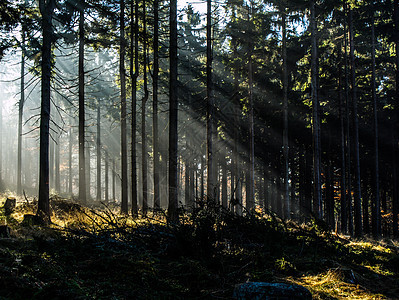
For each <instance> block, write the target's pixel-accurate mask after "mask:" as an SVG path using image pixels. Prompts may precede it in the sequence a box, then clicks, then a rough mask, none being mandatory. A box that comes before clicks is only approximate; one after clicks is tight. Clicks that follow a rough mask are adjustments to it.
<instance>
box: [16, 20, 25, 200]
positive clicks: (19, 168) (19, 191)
mask: <svg viewBox="0 0 399 300" xmlns="http://www.w3.org/2000/svg"><path fill="white" fill-rule="evenodd" d="M21 35H22V41H21V98H20V100H19V103H18V154H17V156H18V159H17V160H18V166H17V172H18V174H17V194H18V195H21V194H22V117H23V112H24V104H25V26H24V25H22V32H21Z"/></svg>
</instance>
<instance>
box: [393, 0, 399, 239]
mask: <svg viewBox="0 0 399 300" xmlns="http://www.w3.org/2000/svg"><path fill="white" fill-rule="evenodd" d="M394 24H395V27H394V29H395V32H394V39H395V48H396V57H395V63H396V72H395V77H396V78H395V79H396V87H395V102H396V109H395V112H394V113H395V116H394V118H393V119H394V120H395V121H396V122H395V123H396V126H395V128H394V132H395V134H394V143H395V146H394V165H393V167H394V172H393V173H394V175H395V176H394V177H395V181H394V189H395V192H394V196H393V203H392V213H393V235H394V236H395V237H398V236H399V231H398V214H399V190H398V181H397V179H398V177H397V175H398V172H399V146H398V133H397V132H398V121H399V0H394Z"/></svg>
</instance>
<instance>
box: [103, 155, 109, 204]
mask: <svg viewBox="0 0 399 300" xmlns="http://www.w3.org/2000/svg"><path fill="white" fill-rule="evenodd" d="M104 160H105V174H104V177H105V182H104V183H105V196H104V201H105V203H108V202H109V157H108V151H106V152H105V159H104Z"/></svg>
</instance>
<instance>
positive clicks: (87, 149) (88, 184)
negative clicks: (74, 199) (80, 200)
mask: <svg viewBox="0 0 399 300" xmlns="http://www.w3.org/2000/svg"><path fill="white" fill-rule="evenodd" d="M88 138H89V139H90V140H88V141H87V142H86V147H85V152H86V154H85V155H86V157H85V158H87V159H86V161H85V163H86V167H85V171H86V174H85V176H86V200H87V201H89V200H91V165H90V164H91V160H90V143H91V137H88Z"/></svg>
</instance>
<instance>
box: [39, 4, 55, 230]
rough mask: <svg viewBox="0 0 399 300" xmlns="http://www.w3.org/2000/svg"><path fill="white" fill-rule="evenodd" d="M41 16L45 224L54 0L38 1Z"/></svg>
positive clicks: (42, 204)
mask: <svg viewBox="0 0 399 300" xmlns="http://www.w3.org/2000/svg"><path fill="white" fill-rule="evenodd" d="M39 8H40V13H41V15H42V31H43V45H42V78H41V82H42V87H41V111H40V158H39V160H40V167H39V200H38V207H37V215H38V216H39V217H41V218H42V219H43V221H45V222H49V221H50V201H49V138H50V97H51V70H52V62H51V48H52V44H53V40H52V39H53V38H52V37H53V28H52V21H53V14H54V8H55V1H54V0H48V1H45V0H40V1H39Z"/></svg>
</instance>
